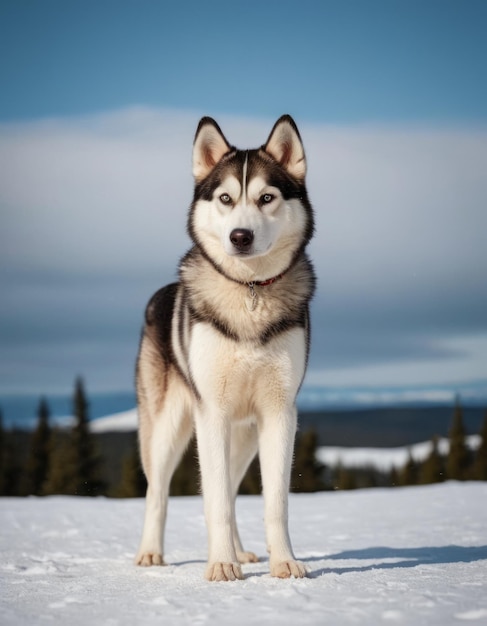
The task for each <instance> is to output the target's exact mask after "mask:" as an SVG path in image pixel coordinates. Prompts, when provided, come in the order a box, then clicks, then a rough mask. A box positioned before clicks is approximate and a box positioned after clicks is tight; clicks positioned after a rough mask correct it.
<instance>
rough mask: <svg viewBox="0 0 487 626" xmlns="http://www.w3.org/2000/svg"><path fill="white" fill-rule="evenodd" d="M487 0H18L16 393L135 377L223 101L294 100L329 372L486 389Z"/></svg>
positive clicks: (9, 387)
mask: <svg viewBox="0 0 487 626" xmlns="http://www.w3.org/2000/svg"><path fill="white" fill-rule="evenodd" d="M486 31H487V3H485V2H483V1H479V2H476V1H471V0H467V1H461V0H458V1H457V2H451V1H448V0H444V1H439V0H438V1H433V0H430V1H427V0H426V1H424V0H423V1H421V2H415V1H411V0H409V1H407V2H405V1H404V2H399V1H397V2H396V1H385V2H374V1H371V2H365V1H360V2H351V1H350V2H348V1H341V2H326V1H322V2H311V1H306V0H304V1H301V2H288V1H287V0H286V1H280V2H277V1H276V2H271V1H267V2H265V1H256V2H253V1H248V2H245V3H242V2H232V3H229V2H219V1H215V2H211V1H208V2H204V3H203V2H178V3H165V2H148V1H147V2H124V1H117V2H108V1H106V2H103V1H98V2H91V1H84V2H58V1H49V0H45V1H44V2H29V1H18V0H17V1H12V2H6V1H3V2H1V3H0V92H1V97H0V220H1V223H2V228H1V229H0V288H1V291H2V294H4V297H3V298H2V300H3V302H2V303H1V305H0V392H2V393H6V392H9V391H28V390H32V391H35V392H42V391H44V392H51V391H53V390H68V389H70V388H71V385H72V381H73V379H74V377H75V376H76V375H77V374H83V375H84V376H85V377H86V379H87V383H88V387H89V389H96V390H102V389H127V388H130V387H131V386H132V383H133V361H134V358H135V353H136V350H137V343H138V337H139V330H140V323H141V319H142V310H143V307H144V304H145V302H146V300H147V298H148V297H149V296H150V294H151V293H152V291H154V290H155V289H157V287H158V286H159V285H160V284H162V283H163V282H165V281H168V280H172V279H173V277H174V275H175V268H176V265H177V262H178V259H179V258H180V256H181V255H182V253H183V252H184V251H185V249H186V248H187V247H188V245H189V244H188V240H187V237H186V235H185V232H184V228H185V213H186V209H187V206H188V205H189V202H190V200H191V184H192V183H191V177H190V153H191V142H192V137H193V133H194V130H195V128H196V125H197V122H198V119H199V117H200V116H201V115H204V114H209V115H212V116H213V117H215V118H217V119H218V121H219V122H220V123H221V125H222V128H223V130H224V131H225V132H226V134H227V137H228V138H229V139H230V140H231V141H232V142H233V143H236V144H237V145H240V146H241V147H252V146H255V145H259V144H261V143H262V142H263V141H264V140H265V139H266V137H267V134H268V132H269V130H270V128H271V127H272V124H273V122H274V121H275V119H276V118H277V117H278V116H279V115H281V114H282V113H284V112H289V113H291V114H292V115H293V116H294V117H295V119H296V121H297V123H298V125H299V127H300V130H301V132H302V135H303V139H304V142H305V147H306V150H307V155H308V160H309V178H308V182H309V187H310V195H311V199H312V201H313V204H314V206H315V209H316V214H317V223H318V230H317V235H316V238H315V240H314V242H313V244H312V246H311V253H312V256H313V258H314V260H315V265H316V267H317V270H318V276H319V290H318V294H317V297H316V300H315V303H314V305H313V321H314V333H313V351H312V357H311V362H310V373H309V376H308V379H307V381H308V384H309V385H313V386H319V387H321V386H325V387H326V388H328V389H342V388H345V389H346V388H360V389H364V388H371V389H379V388H384V387H386V388H389V389H391V388H394V389H398V388H401V387H406V388H408V389H409V388H415V389H416V388H418V389H422V390H423V391H424V393H425V394H427V393H429V391H430V390H433V391H434V393H437V392H438V389H446V390H449V391H451V392H452V393H453V392H454V391H455V390H457V389H460V388H462V386H463V387H464V386H467V387H469V386H470V388H471V387H472V386H473V388H478V387H479V386H480V387H481V388H484V387H485V385H484V383H485V382H486V381H487V290H486V287H485V283H486V281H485V268H486V267H487V240H486V236H485V233H486V232H487V217H486V210H485V207H486V205H487V183H486V181H485V178H486V177H485V171H486V170H487V81H485V78H484V74H485V60H486V59H487V38H486V37H485V32H486Z"/></svg>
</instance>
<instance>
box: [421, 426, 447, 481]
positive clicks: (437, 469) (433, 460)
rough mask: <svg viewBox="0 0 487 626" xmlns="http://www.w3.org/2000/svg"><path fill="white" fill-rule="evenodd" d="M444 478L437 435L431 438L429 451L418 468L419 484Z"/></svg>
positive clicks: (443, 464)
mask: <svg viewBox="0 0 487 626" xmlns="http://www.w3.org/2000/svg"><path fill="white" fill-rule="evenodd" d="M444 480H445V462H444V459H443V457H442V456H441V454H440V452H439V450H438V437H437V436H436V435H435V436H434V437H433V439H432V440H431V452H430V453H429V455H428V457H427V458H426V459H425V461H424V462H423V463H422V464H421V466H420V468H419V484H420V485H429V484H431V483H439V482H443V481H444Z"/></svg>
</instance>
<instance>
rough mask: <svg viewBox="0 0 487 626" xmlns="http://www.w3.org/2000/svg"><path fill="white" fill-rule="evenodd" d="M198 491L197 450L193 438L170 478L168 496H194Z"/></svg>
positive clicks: (194, 438)
mask: <svg viewBox="0 0 487 626" xmlns="http://www.w3.org/2000/svg"><path fill="white" fill-rule="evenodd" d="M199 491H200V473H199V466H198V448H197V443H196V437H193V438H192V439H191V441H190V443H189V446H188V449H187V450H186V452H185V453H184V454H183V458H182V459H181V461H180V463H179V465H178V467H177V468H176V471H175V472H174V474H173V476H172V479H171V486H170V494H171V495H172V496H195V495H197V494H198V493H199Z"/></svg>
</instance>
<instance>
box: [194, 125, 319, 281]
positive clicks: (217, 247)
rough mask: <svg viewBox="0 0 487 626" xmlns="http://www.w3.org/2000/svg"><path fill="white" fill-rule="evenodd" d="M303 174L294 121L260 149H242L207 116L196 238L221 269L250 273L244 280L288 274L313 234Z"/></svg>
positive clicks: (199, 144) (200, 150) (198, 162)
mask: <svg viewBox="0 0 487 626" xmlns="http://www.w3.org/2000/svg"><path fill="white" fill-rule="evenodd" d="M305 174H306V158H305V154H304V149H303V144H302V142H301V137H300V135H299V132H298V129H297V127H296V124H295V123H294V121H293V119H292V118H291V117H290V116H289V115H283V116H282V117H281V118H279V120H278V121H277V122H276V123H275V125H274V127H273V129H272V131H271V133H270V135H269V138H268V139H267V142H266V143H265V144H264V145H263V146H261V147H260V148H258V149H254V150H238V149H236V148H235V147H234V146H232V145H230V144H229V143H228V141H227V140H226V138H225V136H224V135H223V133H222V131H221V130H220V127H219V126H218V124H217V123H216V122H215V121H214V120H213V119H212V118H209V117H204V118H203V119H202V120H201V121H200V123H199V125H198V129H197V131H196V136H195V140H194V146H193V175H194V178H195V193H194V200H193V204H192V209H191V212H190V218H189V222H188V231H189V234H190V236H191V237H192V239H193V240H194V241H195V243H196V244H197V245H198V246H199V247H200V248H201V249H202V250H203V252H204V253H205V254H206V256H207V257H209V258H210V259H211V260H212V262H213V263H215V264H216V265H218V266H220V267H223V266H224V267H225V268H228V267H229V265H231V266H232V267H233V268H234V269H236V268H238V267H242V268H244V269H243V274H242V273H240V272H238V274H239V276H238V278H239V279H241V278H242V276H243V275H245V276H248V275H249V271H248V270H250V271H251V272H252V271H253V272H254V274H255V273H256V272H257V273H261V272H271V273H272V272H275V273H278V272H281V271H285V269H286V268H287V267H288V266H289V264H290V263H291V262H292V259H293V258H294V256H295V255H296V253H297V252H298V251H299V250H301V249H303V248H304V246H305V245H306V244H307V242H308V241H309V239H310V237H311V235H312V232H313V215H312V210H311V205H310V203H309V201H308V197H307V193H306V187H305V182H304V179H305ZM232 273H233V272H232ZM255 278H256V279H259V278H260V277H257V276H256V277H255ZM264 278H265V277H264ZM267 278H268V276H267Z"/></svg>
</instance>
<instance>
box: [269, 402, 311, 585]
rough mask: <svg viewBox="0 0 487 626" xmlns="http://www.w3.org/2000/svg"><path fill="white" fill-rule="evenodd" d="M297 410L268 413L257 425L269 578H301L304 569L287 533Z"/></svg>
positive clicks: (304, 571) (304, 572) (304, 574)
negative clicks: (295, 555)
mask: <svg viewBox="0 0 487 626" xmlns="http://www.w3.org/2000/svg"><path fill="white" fill-rule="evenodd" d="M296 423H297V416H296V409H295V408H294V407H293V408H291V409H289V410H287V411H282V412H280V413H278V414H276V413H269V414H266V415H263V416H262V419H261V420H260V421H259V459H260V468H261V474H262V485H263V489H264V501H265V526H266V536H267V549H268V551H269V556H270V570H271V575H272V576H276V577H278V578H290V577H291V576H295V577H296V578H302V577H304V576H306V568H305V566H304V565H303V563H301V562H300V561H296V559H295V557H294V554H293V550H292V547H291V541H290V539H289V531H288V493H289V483H290V477H291V465H292V457H293V447H294V437H295V433H296Z"/></svg>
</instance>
